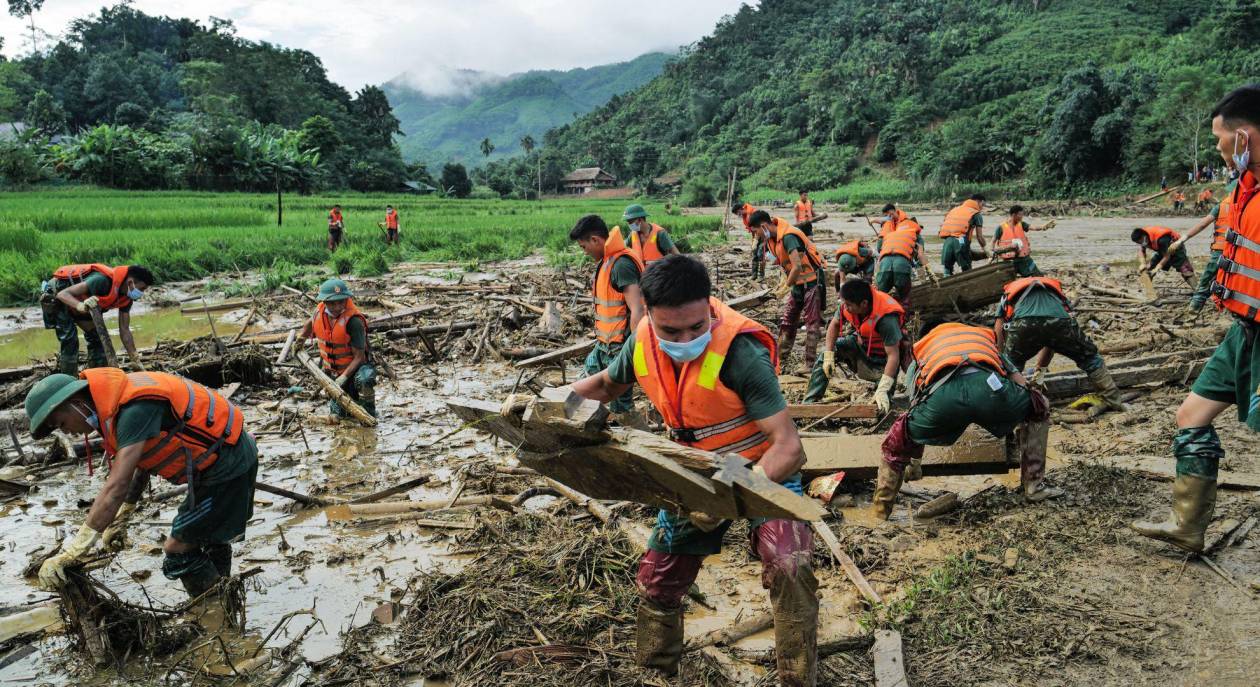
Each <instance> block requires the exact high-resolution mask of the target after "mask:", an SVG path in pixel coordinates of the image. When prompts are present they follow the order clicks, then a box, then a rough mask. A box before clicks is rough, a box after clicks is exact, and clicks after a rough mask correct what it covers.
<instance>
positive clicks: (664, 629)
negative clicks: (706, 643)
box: [635, 598, 683, 675]
mask: <svg viewBox="0 0 1260 687" xmlns="http://www.w3.org/2000/svg"><path fill="white" fill-rule="evenodd" d="M682 652H683V610H682V606H679V607H678V608H675V609H672V610H671V609H667V608H664V607H662V606H660V605H658V604H657V603H656V602H654V601H649V600H648V599H643V598H640V599H639V617H638V622H637V623H636V624H635V662H636V663H638V664H639V665H641V666H643V667H645V668H655V669H656V670H659V671H661V672H663V673H665V674H666V675H673V674H675V673H677V672H678V662H679V661H680V660H681V659H682Z"/></svg>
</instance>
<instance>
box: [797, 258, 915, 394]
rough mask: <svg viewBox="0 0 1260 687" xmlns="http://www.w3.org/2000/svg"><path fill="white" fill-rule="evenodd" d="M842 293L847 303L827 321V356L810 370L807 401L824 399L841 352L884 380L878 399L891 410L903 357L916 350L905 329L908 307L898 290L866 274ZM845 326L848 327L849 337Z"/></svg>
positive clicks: (865, 374) (862, 373) (864, 372)
mask: <svg viewBox="0 0 1260 687" xmlns="http://www.w3.org/2000/svg"><path fill="white" fill-rule="evenodd" d="M840 299H841V305H840V307H839V308H837V309H836V314H835V316H834V317H832V318H831V323H830V324H828V325H827V345H826V346H825V347H824V348H823V357H822V360H821V361H820V362H819V364H817V365H815V366H814V370H813V373H812V374H811V375H810V378H809V388H808V389H807V390H806V391H805V402H806V403H814V402H817V401H821V400H822V398H823V394H825V393H826V391H827V380H829V379H831V377H832V375H834V374H835V371H836V357H837V356H839V358H840V360H841V361H842V362H844V364H845V365H846V366H848V368H849V369H851V370H853V371H854V372H855V373H857V376H858V377H860V378H862V379H865V380H866V381H868V382H878V383H879V384H878V386H876V387H875V395H874V397H873V399H872V400H873V401H874V402H875V405H876V406H878V407H879V410H880V412H881V413H887V412H888V409H889V406H890V404H891V397H892V392H893V387H895V386H896V385H897V373H898V372H899V371H900V369H901V362H902V361H903V360H906V359H908V358H909V354H910V348H909V345H908V343H907V342H908V339H907V338H906V332H905V330H904V326H905V323H906V311H905V308H904V307H902V305H901V303H899V302H897V300H896V299H895V298H893V297H892V296H889V295H888V294H886V293H884V292H882V291H876V290H875V289H873V288H871V285H870V283H868V282H864V281H862V280H860V279H851V280H849V281H847V282H845V283H844V285H843V286H841V287H840ZM841 329H847V330H848V333H847V334H846V335H845V336H843V337H841V336H840V331H841ZM903 353H904V355H903Z"/></svg>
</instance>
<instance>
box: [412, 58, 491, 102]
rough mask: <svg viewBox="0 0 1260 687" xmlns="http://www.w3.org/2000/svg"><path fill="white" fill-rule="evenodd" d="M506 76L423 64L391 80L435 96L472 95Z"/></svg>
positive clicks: (441, 65) (442, 65)
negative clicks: (482, 87)
mask: <svg viewBox="0 0 1260 687" xmlns="http://www.w3.org/2000/svg"><path fill="white" fill-rule="evenodd" d="M503 79H504V77H502V76H499V75H498V74H491V73H489V72H479V71H474V70H472V69H456V68H455V67H450V66H447V65H444V64H421V65H417V66H415V67H412V68H411V69H408V70H407V71H405V72H403V73H402V74H399V75H398V76H397V77H395V78H394V79H392V80H391V81H392V82H393V83H394V84H396V85H402V86H406V87H407V88H410V89H412V90H414V91H419V92H421V93H423V94H425V95H427V96H431V97H434V98H449V97H455V96H468V95H472V93H473V91H475V90H476V89H477V88H479V87H481V86H489V85H493V84H496V83H498V82H500V81H503Z"/></svg>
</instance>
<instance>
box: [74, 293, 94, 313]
mask: <svg viewBox="0 0 1260 687" xmlns="http://www.w3.org/2000/svg"><path fill="white" fill-rule="evenodd" d="M97 302H98V299H97V297H96V296H88V297H87V298H84V299H83V300H81V301H79V304H78V305H76V306H74V309H75V310H78V311H79V312H81V313H86V312H88V311H89V310H91V309H92V308H95V307H96V304H97Z"/></svg>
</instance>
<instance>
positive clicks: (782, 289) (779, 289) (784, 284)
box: [774, 277, 792, 298]
mask: <svg viewBox="0 0 1260 687" xmlns="http://www.w3.org/2000/svg"><path fill="white" fill-rule="evenodd" d="M791 290H792V285H791V284H789V283H788V280H787V277H784V278H783V281H781V282H779V285H778V286H776V287H774V297H775V298H783V297H784V296H786V295H788V292H789V291H791Z"/></svg>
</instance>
